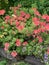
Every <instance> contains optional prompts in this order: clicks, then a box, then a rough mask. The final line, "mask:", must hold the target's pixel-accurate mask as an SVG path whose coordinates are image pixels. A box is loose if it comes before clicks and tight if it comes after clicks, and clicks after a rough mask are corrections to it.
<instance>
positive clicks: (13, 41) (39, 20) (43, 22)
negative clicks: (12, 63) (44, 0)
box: [0, 5, 49, 58]
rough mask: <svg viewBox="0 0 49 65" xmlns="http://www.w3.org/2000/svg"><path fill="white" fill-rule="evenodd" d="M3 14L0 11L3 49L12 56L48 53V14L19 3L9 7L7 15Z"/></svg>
mask: <svg viewBox="0 0 49 65" xmlns="http://www.w3.org/2000/svg"><path fill="white" fill-rule="evenodd" d="M0 11H1V10H0ZM4 14H5V13H4V12H1V13H0V16H1V18H0V23H1V24H0V44H1V46H2V47H3V48H4V50H5V51H8V52H9V53H11V55H12V56H13V57H16V56H17V55H19V54H20V55H33V54H34V55H35V56H39V57H41V58H43V57H44V56H43V55H44V54H45V53H46V54H48V55H49V48H48V46H49V15H47V14H43V15H41V14H40V13H39V11H38V10H37V8H30V10H28V9H27V8H26V9H24V8H22V7H21V6H20V5H19V6H17V7H10V10H9V15H7V14H5V15H4ZM2 15H4V17H3V16H2Z"/></svg>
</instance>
